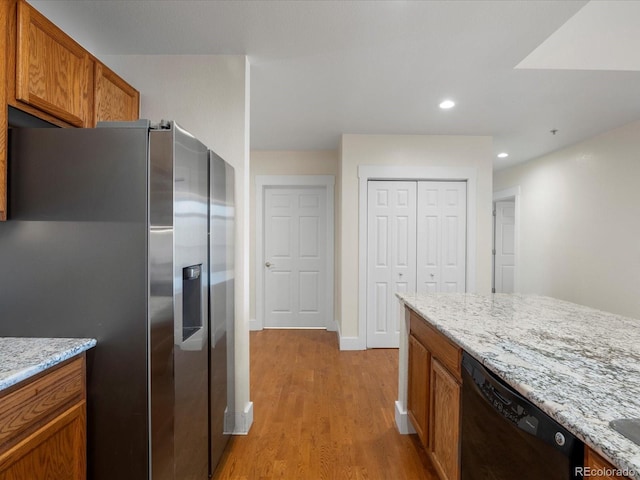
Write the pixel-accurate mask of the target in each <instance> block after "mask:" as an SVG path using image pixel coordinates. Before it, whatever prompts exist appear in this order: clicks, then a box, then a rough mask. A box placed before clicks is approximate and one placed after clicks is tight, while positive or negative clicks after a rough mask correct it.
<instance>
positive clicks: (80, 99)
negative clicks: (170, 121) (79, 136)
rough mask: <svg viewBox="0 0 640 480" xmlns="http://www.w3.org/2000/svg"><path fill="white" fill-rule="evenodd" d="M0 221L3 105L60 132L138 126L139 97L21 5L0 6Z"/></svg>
mask: <svg viewBox="0 0 640 480" xmlns="http://www.w3.org/2000/svg"><path fill="white" fill-rule="evenodd" d="M0 38H2V39H3V40H5V41H3V42H2V43H1V44H0V105H2V108H0V220H6V215H7V191H6V186H7V129H8V119H7V105H11V106H12V107H14V108H17V109H19V110H22V111H25V112H27V113H29V114H31V115H34V116H36V117H38V118H41V119H43V120H46V121H47V122H50V123H53V124H54V125H58V126H61V127H94V126H95V125H96V123H97V122H99V121H101V120H112V121H116V120H120V121H125V120H137V119H138V116H139V103H140V94H139V92H138V91H137V90H136V89H135V88H133V87H132V86H131V85H129V84H128V83H127V82H125V81H124V80H123V79H122V78H120V77H119V76H118V75H116V74H115V73H114V72H113V71H112V70H110V69H109V68H108V67H107V66H106V65H104V64H102V63H101V62H100V61H99V60H98V59H96V58H95V57H94V56H93V55H91V54H90V53H89V52H88V51H86V50H85V49H84V48H82V46H80V45H79V44H78V43H77V42H76V41H75V40H73V39H72V38H71V37H70V36H69V35H67V34H66V33H64V32H63V31H62V30H60V29H59V28H58V27H57V26H55V25H54V24H53V23H52V22H51V21H49V20H48V19H47V18H46V17H45V16H44V15H42V14H41V13H40V12H38V11H37V10H36V9H34V8H33V7H32V6H30V5H29V4H28V3H27V2H25V1H24V0H0Z"/></svg>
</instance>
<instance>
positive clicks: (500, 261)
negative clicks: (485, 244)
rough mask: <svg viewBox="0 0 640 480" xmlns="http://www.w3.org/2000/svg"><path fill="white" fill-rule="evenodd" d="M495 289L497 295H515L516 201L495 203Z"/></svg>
mask: <svg viewBox="0 0 640 480" xmlns="http://www.w3.org/2000/svg"><path fill="white" fill-rule="evenodd" d="M495 207H496V218H495V224H496V227H495V228H496V229H495V237H494V238H495V257H494V276H495V278H494V288H495V291H496V292H497V293H513V291H514V280H515V220H516V213H515V212H516V207H515V202H514V201H500V202H496V203H495Z"/></svg>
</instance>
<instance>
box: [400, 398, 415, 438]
mask: <svg viewBox="0 0 640 480" xmlns="http://www.w3.org/2000/svg"><path fill="white" fill-rule="evenodd" d="M396 428H397V429H398V432H400V433H401V434H402V435H408V434H410V433H416V429H415V428H413V425H412V424H411V420H410V419H409V415H408V414H407V411H406V410H405V409H404V408H402V404H401V403H400V402H399V401H398V400H396Z"/></svg>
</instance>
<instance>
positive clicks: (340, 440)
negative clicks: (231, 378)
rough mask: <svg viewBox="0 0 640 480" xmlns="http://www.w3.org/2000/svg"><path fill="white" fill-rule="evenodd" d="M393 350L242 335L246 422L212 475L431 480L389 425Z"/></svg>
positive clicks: (409, 438) (318, 336)
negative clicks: (249, 404) (245, 430)
mask: <svg viewBox="0 0 640 480" xmlns="http://www.w3.org/2000/svg"><path fill="white" fill-rule="evenodd" d="M397 371H398V350H395V349H390V350H381V349H375V350H365V351H356V352H348V351H345V352H340V351H339V350H338V342H337V337H336V334H335V333H334V332H326V331H323V330H264V331H261V332H251V397H252V401H253V402H254V423H253V426H252V428H251V431H250V432H249V434H248V435H247V436H234V437H232V438H231V441H230V444H229V448H228V449H227V452H226V454H225V456H223V458H222V460H221V463H220V465H219V467H218V470H217V472H216V474H215V475H214V479H217V480H222V479H234V480H236V479H249V480H253V479H260V480H267V479H275V478H280V479H292V480H298V479H300V480H307V479H309V480H316V479H336V480H342V479H380V480H387V479H389V480H391V479H393V480H400V479H407V480H419V479H426V480H436V479H437V476H436V473H435V471H434V470H433V467H432V466H431V464H430V463H429V460H428V459H427V456H426V453H425V451H424V450H423V448H422V446H421V445H420V443H419V441H418V439H417V436H416V435H400V434H399V433H398V432H397V430H396V428H395V420H394V402H395V400H396V397H397V388H398V387H397V385H398V373H397Z"/></svg>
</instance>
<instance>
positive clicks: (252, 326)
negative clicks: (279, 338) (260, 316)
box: [249, 318, 262, 332]
mask: <svg viewBox="0 0 640 480" xmlns="http://www.w3.org/2000/svg"><path fill="white" fill-rule="evenodd" d="M259 330H262V325H260V324H259V323H258V320H256V319H255V318H251V319H249V331H251V332H257V331H259Z"/></svg>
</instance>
